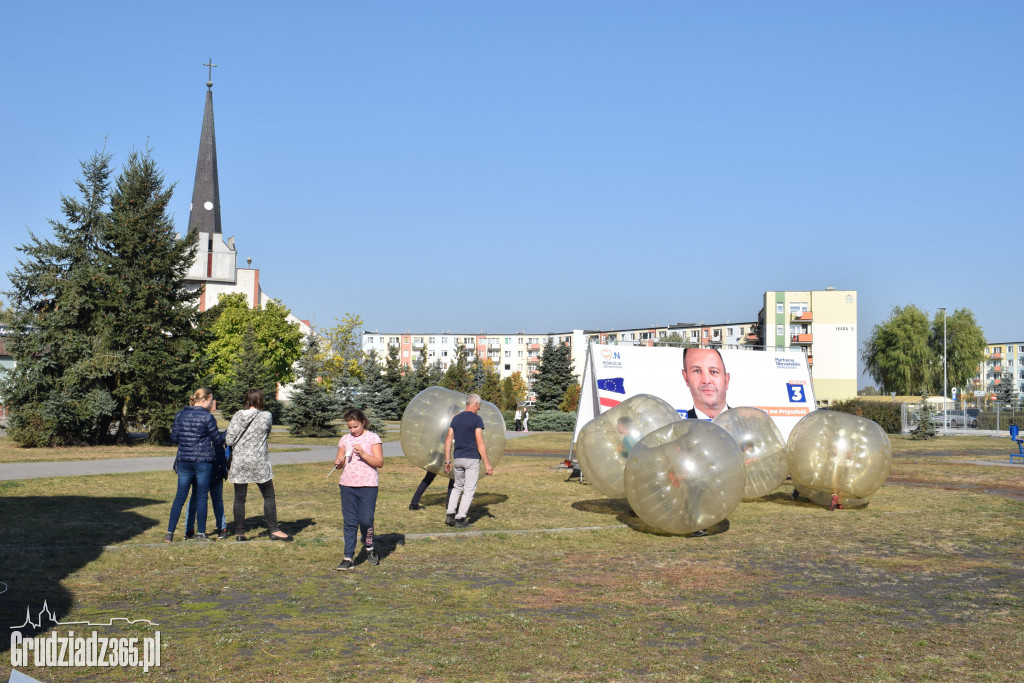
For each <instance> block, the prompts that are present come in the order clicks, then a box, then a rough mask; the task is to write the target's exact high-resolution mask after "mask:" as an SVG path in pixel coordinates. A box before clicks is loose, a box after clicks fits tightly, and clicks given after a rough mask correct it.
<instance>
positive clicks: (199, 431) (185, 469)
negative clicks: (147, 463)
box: [164, 387, 224, 543]
mask: <svg viewBox="0 0 1024 683" xmlns="http://www.w3.org/2000/svg"><path fill="white" fill-rule="evenodd" d="M191 403H192V405H190V406H188V407H187V408H183V409H182V410H180V411H178V414H177V415H175V416H174V427H172V428H171V441H172V442H173V443H176V444H178V458H177V470H178V493H177V495H175V496H174V503H173V504H172V505H171V519H170V521H169V522H168V523H167V535H166V536H164V541H166V542H168V543H170V542H171V540H172V539H173V538H174V527H176V526H178V518H179V517H180V516H181V508H182V506H184V504H185V499H186V498H188V492H189V489H190V488H191V487H192V484H193V483H195V485H196V494H195V495H196V500H198V501H199V509H198V510H197V511H196V526H197V531H198V532H199V533H197V534H196V540H199V541H208V540H210V539H209V538H208V537H207V535H206V501H207V496H208V494H209V492H210V477H211V475H212V474H213V462H214V458H215V457H216V455H215V450H214V448H215V447H216V446H223V445H224V434H222V433H221V432H220V430H218V429H217V420H216V418H214V417H213V415H212V414H211V413H210V411H211V410H213V408H214V407H215V406H216V402H215V401H214V400H213V392H212V391H210V390H209V389H207V388H205V387H203V388H199V389H196V391H195V393H194V394H192V401H191Z"/></svg>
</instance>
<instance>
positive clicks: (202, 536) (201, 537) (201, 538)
mask: <svg viewBox="0 0 1024 683" xmlns="http://www.w3.org/2000/svg"><path fill="white" fill-rule="evenodd" d="M196 540H197V541H206V542H210V541H213V540H216V539H213V538H210V537H209V536H207V535H206V534H196Z"/></svg>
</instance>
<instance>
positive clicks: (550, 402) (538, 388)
mask: <svg viewBox="0 0 1024 683" xmlns="http://www.w3.org/2000/svg"><path fill="white" fill-rule="evenodd" d="M576 381H577V378H576V375H574V374H573V372H572V351H571V350H570V349H569V347H568V346H565V345H564V344H555V343H554V342H552V341H551V339H550V338H549V339H548V341H547V343H546V344H544V351H543V353H542V354H541V357H540V367H539V368H538V372H537V379H536V380H535V381H534V383H533V390H534V392H536V394H537V410H558V405H559V404H560V403H561V402H562V398H563V397H564V396H565V390H566V389H568V388H569V386H570V385H572V384H574V383H575V382H576Z"/></svg>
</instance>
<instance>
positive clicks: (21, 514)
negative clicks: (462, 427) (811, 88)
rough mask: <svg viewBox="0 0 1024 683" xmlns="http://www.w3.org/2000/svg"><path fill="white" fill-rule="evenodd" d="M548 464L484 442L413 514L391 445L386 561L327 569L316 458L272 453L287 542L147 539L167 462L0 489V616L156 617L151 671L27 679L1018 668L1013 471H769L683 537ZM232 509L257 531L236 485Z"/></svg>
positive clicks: (905, 463) (1021, 557)
mask: <svg viewBox="0 0 1024 683" xmlns="http://www.w3.org/2000/svg"><path fill="white" fill-rule="evenodd" d="M529 438H533V437H524V439H529ZM517 441H518V440H517ZM558 465H559V460H558V459H557V458H537V457H515V456H511V455H510V456H508V457H506V458H505V459H504V460H503V461H502V463H501V465H500V467H499V468H498V470H497V472H496V474H495V476H493V477H487V478H485V479H483V480H482V481H481V485H480V489H479V492H478V495H477V499H476V504H475V506H474V508H473V510H472V512H471V518H472V519H473V520H474V525H473V527H472V532H471V533H456V532H455V531H454V530H452V529H450V528H449V527H446V526H445V525H444V524H443V509H442V507H441V504H442V501H443V498H444V489H443V487H442V483H443V482H442V480H438V481H437V482H435V484H434V486H433V487H432V488H431V489H430V490H428V492H427V494H426V496H425V497H424V499H423V502H424V503H426V504H427V505H428V509H427V510H424V511H416V512H413V511H410V510H408V507H407V506H408V500H409V497H410V495H411V493H412V490H413V489H414V488H415V486H416V483H417V482H418V481H419V479H420V477H421V475H422V470H420V469H418V468H416V467H413V466H411V465H409V464H408V463H406V461H405V460H404V458H394V459H388V460H387V461H386V464H385V467H384V469H383V470H382V472H381V491H380V499H379V501H378V505H377V519H376V533H377V537H378V546H379V547H380V548H382V549H383V554H384V557H383V559H382V561H381V564H380V565H379V566H377V567H372V566H369V565H367V564H366V563H365V562H363V561H362V557H360V558H357V566H356V568H355V570H353V571H350V572H347V573H336V572H334V571H332V570H333V568H334V566H335V565H336V564H337V562H338V561H339V559H340V555H341V541H340V536H341V521H342V520H341V514H340V510H339V504H338V492H337V491H338V490H337V486H336V483H337V480H336V479H332V480H326V479H324V472H323V467H322V466H320V465H293V466H281V467H277V468H275V485H276V487H277V489H278V501H279V515H280V517H281V519H282V521H283V522H284V523H285V528H286V529H287V530H288V531H289V532H291V533H294V534H295V535H296V542H295V543H292V544H281V543H271V542H269V541H251V542H249V543H237V542H235V541H222V542H217V543H213V544H207V545H201V544H198V543H195V542H178V541H176V542H175V543H172V544H164V543H161V542H160V540H161V538H162V536H163V531H164V528H165V525H166V518H167V514H168V511H169V508H170V499H171V497H172V495H173V486H174V482H173V477H172V475H171V473H169V472H166V473H165V472H154V473H144V474H119V475H108V476H94V477H69V478H54V479H45V480H26V481H12V482H0V519H2V520H4V533H3V535H2V536H0V582H3V583H4V584H5V585H6V587H7V590H6V592H5V593H3V594H0V623H4V624H9V625H17V624H20V623H22V621H23V620H24V618H25V609H26V607H30V606H31V607H32V608H33V609H38V608H40V607H41V606H42V602H43V600H47V601H48V604H49V606H50V607H52V608H54V609H55V611H56V612H57V614H58V616H59V617H60V618H61V619H63V620H65V621H86V620H89V621H94V622H96V621H101V620H107V619H109V618H111V617H130V618H134V619H149V620H151V621H154V622H157V623H159V625H160V626H159V630H160V631H161V635H162V643H163V656H162V663H161V666H160V667H159V668H156V669H152V670H151V671H150V672H149V673H148V674H143V673H142V672H141V670H130V669H114V670H106V671H96V670H82V669H74V668H66V669H56V668H51V669H37V668H35V667H33V666H28V667H25V668H24V671H25V672H26V673H28V674H29V675H32V676H35V677H37V678H39V679H40V680H45V681H69V680H82V681H84V680H95V679H96V678H103V679H109V680H135V679H144V680H161V681H162V680H168V681H183V680H217V681H237V680H247V681H248V680H252V681H280V680H288V681H307V680H309V681H321V680H341V679H352V678H368V679H373V680H381V681H457V680H499V681H505V680H511V681H516V680H524V681H539V680H554V681H633V680H650V681H655V680H657V681H678V680H708V681H714V680H751V681H753V680H853V679H868V680H914V681H916V680H936V681H946V680H968V679H969V680H990V681H1012V680H1019V670H1020V665H1019V652H1020V647H1021V645H1022V644H1024V642H1022V641H1024V635H1022V634H1024V594H1022V593H1021V591H1020V589H1019V587H1020V567H1021V566H1022V564H1024V550H1022V549H1024V502H1022V500H1021V498H1022V497H1024V484H1022V472H1021V470H1020V469H1015V468H1014V469H1011V468H1006V467H982V466H971V465H962V464H957V463H956V462H955V461H954V459H951V458H948V457H945V456H933V455H926V454H925V455H913V456H909V457H900V458H897V459H896V460H895V461H894V467H893V473H892V477H891V478H890V482H891V483H890V484H889V485H887V486H885V487H884V488H883V489H882V490H881V491H880V492H879V493H878V494H877V495H876V497H875V498H874V499H873V500H872V501H871V503H870V504H869V505H868V506H867V507H865V508H862V509H849V510H840V511H836V512H831V513H830V512H828V511H827V510H825V509H824V508H820V507H817V506H814V505H812V504H809V503H804V502H801V503H797V502H794V501H792V500H791V498H790V497H789V495H788V494H789V490H790V489H789V487H787V486H783V487H781V488H780V489H779V490H778V491H777V492H776V493H774V494H772V495H771V496H769V497H767V498H766V499H762V500H759V501H756V502H748V503H743V504H741V505H740V506H739V507H738V508H737V509H736V510H735V511H734V512H733V513H732V514H731V515H730V517H729V519H728V520H727V522H725V523H723V524H721V525H719V526H718V527H717V528H714V529H712V533H711V534H710V535H709V536H708V537H706V538H688V537H677V536H667V535H663V534H659V533H654V532H652V531H651V530H650V529H648V528H646V527H645V525H643V523H642V522H641V521H640V520H638V519H637V518H636V517H635V516H633V515H632V513H631V512H630V510H629V508H628V506H627V505H626V504H625V502H624V501H616V500H609V499H607V498H605V497H604V496H602V495H601V494H599V493H598V492H596V491H594V490H593V489H592V488H591V487H589V486H585V485H580V484H578V483H576V482H575V481H574V482H572V483H569V482H566V481H565V479H566V475H567V472H566V470H565V469H560V468H559V467H558ZM902 484H908V485H902ZM993 491H995V493H993ZM248 513H249V520H250V525H251V526H252V527H254V531H253V532H252V533H250V535H251V536H253V537H257V534H258V533H259V532H262V531H264V530H263V529H262V527H261V514H262V509H261V505H260V497H259V494H258V492H257V491H255V490H252V491H250V494H249V507H248ZM180 528H181V527H180V526H179V533H178V538H180V537H181V532H180ZM2 588H3V586H0V589H2ZM122 628H127V629H129V630H130V631H131V634H132V635H135V636H141V635H147V633H148V631H147V629H146V628H144V627H141V626H133V627H122ZM107 630H108V631H116V630H117V629H116V628H108V629H107ZM111 634H112V635H120V634H115V633H111ZM4 641H5V644H4V646H3V647H6V646H7V644H6V639H4ZM8 663H9V656H8V653H7V652H6V651H5V652H2V653H0V680H5V677H6V674H7V670H8V668H7V667H6V665H7V664H8Z"/></svg>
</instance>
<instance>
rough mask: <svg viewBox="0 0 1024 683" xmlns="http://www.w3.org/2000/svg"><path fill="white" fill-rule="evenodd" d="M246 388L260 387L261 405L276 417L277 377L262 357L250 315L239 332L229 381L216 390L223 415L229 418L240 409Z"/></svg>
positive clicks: (277, 417) (279, 413)
mask: <svg viewBox="0 0 1024 683" xmlns="http://www.w3.org/2000/svg"><path fill="white" fill-rule="evenodd" d="M250 389H259V390H260V391H262V392H263V407H264V408H265V409H267V410H269V411H270V412H271V414H273V415H274V417H275V419H280V417H281V404H280V402H278V400H277V381H276V380H275V379H274V377H273V374H272V373H271V371H270V368H269V367H268V366H267V364H266V363H265V362H264V360H263V354H262V352H261V348H260V345H259V343H258V340H257V338H256V328H255V325H254V323H253V320H251V319H250V320H249V321H248V323H247V324H246V327H245V333H244V334H243V335H242V348H241V350H240V351H239V353H238V358H237V359H236V361H235V364H234V368H233V369H232V372H231V381H230V383H229V384H228V385H227V386H226V387H222V388H221V389H220V391H219V392H218V394H217V396H218V398H217V407H218V408H219V409H220V412H221V415H223V416H224V418H225V419H228V420H230V419H231V416H232V415H233V414H234V413H235V412H236V411H239V410H241V409H242V406H243V405H244V402H245V394H246V392H248V391H249V390H250Z"/></svg>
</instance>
